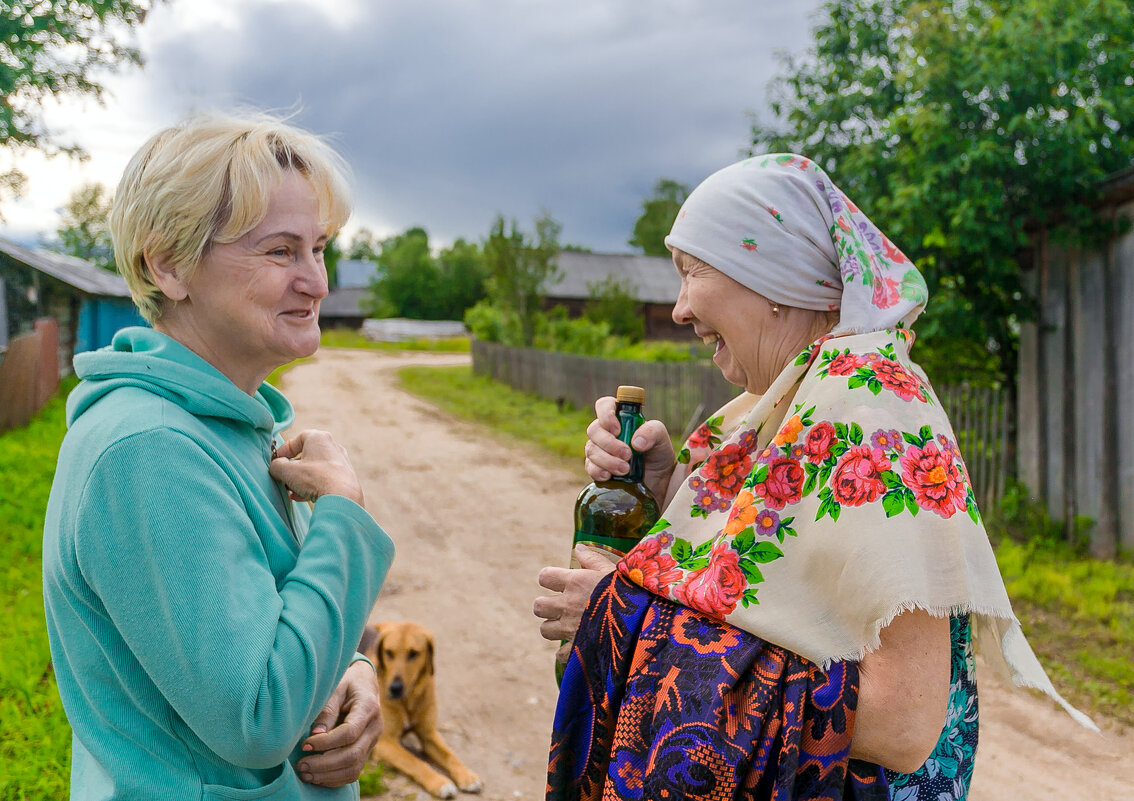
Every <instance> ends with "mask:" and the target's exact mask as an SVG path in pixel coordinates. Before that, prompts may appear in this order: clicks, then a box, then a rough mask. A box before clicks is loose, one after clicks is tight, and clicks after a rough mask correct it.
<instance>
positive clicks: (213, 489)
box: [44, 117, 393, 799]
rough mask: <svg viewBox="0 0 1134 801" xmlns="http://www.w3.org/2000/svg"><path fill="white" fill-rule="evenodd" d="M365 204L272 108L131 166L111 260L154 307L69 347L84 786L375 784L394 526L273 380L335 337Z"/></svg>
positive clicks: (62, 515)
mask: <svg viewBox="0 0 1134 801" xmlns="http://www.w3.org/2000/svg"><path fill="white" fill-rule="evenodd" d="M349 210H350V209H349V199H348V194H347V190H346V184H345V181H344V178H343V175H342V170H341V168H340V166H339V160H338V158H337V157H336V156H335V154H334V153H333V152H332V151H331V150H330V149H328V148H327V146H326V145H324V144H323V143H322V142H321V141H320V140H318V139H317V138H315V137H313V136H311V135H310V134H307V133H305V132H303V131H300V130H298V129H296V128H294V127H292V126H290V125H287V124H284V123H283V122H281V121H278V120H275V119H272V118H267V117H247V118H228V117H198V118H195V119H192V120H190V121H188V122H186V123H184V124H182V125H179V126H177V127H174V128H170V129H168V130H164V131H162V132H160V133H158V134H157V135H156V136H154V137H153V138H152V139H151V140H150V141H149V142H147V143H146V144H145V145H144V146H143V147H142V149H141V150H140V151H138V153H137V154H136V155H135V156H134V157H133V159H132V160H131V161H130V163H129V165H128V166H127V168H126V171H125V174H124V175H123V176H122V180H121V183H120V184H119V186H118V190H117V192H116V193H115V199H114V209H113V212H112V215H111V231H112V235H113V238H114V249H115V254H116V260H117V263H118V269H119V271H120V272H121V273H122V275H123V276H125V278H126V280H127V282H128V283H129V285H130V290H131V293H132V296H133V299H134V301H135V303H136V304H137V306H138V308H139V309H140V311H141V313H142V314H143V315H144V316H145V318H146V319H147V320H148V321H149V322H150V323H151V324H152V326H153V327H152V329H151V328H141V327H139V328H128V329H124V330H122V331H120V332H119V333H118V334H117V335H116V336H115V338H114V341H113V344H112V345H111V346H110V347H109V348H107V349H105V350H102V351H97V352H94V353H89V354H83V355H80V356H78V357H76V359H75V372H76V374H77V375H78V376H79V378H81V379H82V382H81V383H80V384H79V386H78V387H77V388H76V389H75V390H74V392H73V393H72V394H71V397H70V398H69V400H68V425H69V430H68V433H67V436H66V438H65V440H64V442H63V446H62V449H61V451H60V454H59V468H58V471H57V473H56V476H55V481H54V484H53V486H52V490H51V496H50V500H49V503H48V510H47V519H46V525H45V532H44V600H45V605H46V611H47V624H48V633H49V636H50V641H51V651H52V659H53V664H54V668H55V674H56V677H57V680H58V685H59V693H60V696H61V697H62V700H63V705H64V708H65V710H66V712H67V716H68V719H69V720H70V723H71V726H72V729H73V731H74V737H73V741H72V770H71V797H72V798H99V799H154V798H206V799H207V798H241V799H251V798H272V799H300V798H314V797H319V798H344V799H346V798H357V797H358V788H357V784H355V783H354V782H355V780H356V779H357V777H358V775H359V773H360V772H361V770H362V767H363V765H364V764H365V761H366V758H367V755H368V753H369V750H370V747H371V746H372V745H373V743H374V742H375V740H376V739H377V737H378V734H379V732H380V729H381V718H380V712H379V704H378V688H377V682H376V679H375V676H374V672H373V669H372V666H371V665H370V664H369V663H368V662H366V661H365V660H364V659H363V658H362V657H361V656H360V655H359V654H358V653H356V646H357V645H358V643H359V638H360V636H361V634H362V632H363V627H364V625H365V623H366V619H367V616H368V614H369V612H370V609H371V606H372V604H373V603H374V601H375V599H376V598H377V595H378V591H379V589H380V588H381V585H382V581H383V578H384V577H385V574H386V571H387V569H388V568H389V565H390V562H391V559H392V558H393V548H392V545H391V542H390V539H389V538H388V537H387V536H386V534H385V533H384V532H383V531H382V529H381V528H380V527H379V526H378V524H377V523H375V521H374V519H373V518H372V517H371V516H370V514H369V513H368V512H367V511H366V510H365V508H364V507H363V495H362V489H361V487H360V485H359V481H358V478H357V476H356V475H355V472H354V470H353V468H352V467H351V464H350V460H349V458H348V457H347V454H346V452H345V451H344V450H343V448H342V447H341V446H339V445H338V444H337V443H335V442H334V441H333V440H332V438H331V437H330V436H329V435H328V434H326V433H324V432H320V431H304V432H301V433H299V434H298V435H297V436H295V437H294V438H292V439H286V440H285V439H283V438H282V437H281V436H280V433H281V432H282V431H283V430H284V429H286V428H287V427H288V425H289V424H290V423H291V420H292V411H291V407H290V405H289V404H288V401H287V399H286V398H285V397H284V396H283V395H282V394H281V393H279V392H278V391H277V390H275V389H274V388H272V387H271V386H269V385H267V384H264V383H263V382H264V379H265V378H266V377H267V375H268V373H269V372H271V371H272V370H273V369H274V368H276V367H279V366H280V365H283V364H285V363H287V362H289V361H291V360H293V359H296V358H298V357H302V356H309V355H311V354H312V353H313V352H314V351H315V349H316V348H317V347H318V345H319V325H318V314H319V302H320V301H321V300H322V299H323V298H324V297H325V296H326V294H327V274H326V269H325V267H324V265H323V248H324V246H325V245H326V242H327V240H328V239H329V238H330V237H331V236H332V235H333V234H334V233H335V232H336V231H337V230H338V229H339V228H340V227H341V226H342V225H343V223H344V222H345V221H346V219H347V216H348V215H349ZM293 498H302V499H304V500H308V501H312V502H313V506H312V507H311V508H310V509H309V508H308V506H307V505H306V504H296V503H294V502H293ZM328 788H338V789H337V790H329V789H328Z"/></svg>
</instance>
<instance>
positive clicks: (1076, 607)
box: [398, 367, 1134, 726]
mask: <svg viewBox="0 0 1134 801" xmlns="http://www.w3.org/2000/svg"><path fill="white" fill-rule="evenodd" d="M398 375H399V377H400V379H401V383H402V386H403V387H404V388H405V389H407V390H408V391H410V392H412V393H414V394H415V395H418V396H420V397H422V398H425V399H427V400H429V401H432V402H434V403H436V404H437V405H438V406H440V407H441V408H443V409H445V410H446V411H448V412H450V413H452V414H455V415H457V416H459V417H462V418H464V419H467V420H472V421H475V422H479V423H483V424H485V425H487V426H490V427H491V428H493V429H495V430H497V431H502V432H505V433H507V434H508V435H510V436H513V437H516V438H519V439H521V440H526V441H528V442H531V443H534V444H535V445H538V446H539V447H541V448H544V449H545V450H547V451H548V452H550V453H552V454H555V455H556V456H560V457H564V458H569V459H571V460H572V461H573V462H574V464H575V465H578V464H579V463H580V462H581V461H582V453H583V450H582V449H583V444H584V443H585V441H586V434H585V431H586V427H587V425H588V424H589V423H590V421H591V418H592V414H591V412H590V411H579V410H575V409H570V408H568V409H565V410H563V411H560V410H559V409H558V408H557V407H556V405H555V404H554V403H552V402H551V401H547V400H543V399H541V398H536V397H534V396H531V395H527V394H524V393H522V392H517V391H516V390H514V389H512V388H511V387H508V386H506V385H504V384H501V383H497V382H495V381H492V380H491V379H488V378H484V377H482V376H476V375H473V374H472V371H471V369H470V368H468V367H405V368H402V369H401V370H400V371H399V372H398ZM987 522H988V528H989V533H990V537H991V538H992V539H993V542H994V543H995V552H996V559H997V562H998V563H999V565H1000V570H1001V573H1002V574H1003V576H1004V582H1005V585H1006V586H1007V588H1008V595H1009V597H1010V598H1011V599H1012V605H1013V608H1014V609H1015V611H1016V615H1017V617H1019V618H1020V621H1021V623H1022V624H1023V626H1024V632H1025V634H1026V635H1027V637H1028V641H1029V642H1030V643H1031V646H1032V648H1033V650H1034V651H1035V652H1036V654H1037V655H1038V656H1039V658H1040V661H1041V662H1043V664H1044V667H1045V668H1046V669H1047V671H1048V673H1049V675H1050V676H1051V678H1052V681H1054V682H1055V684H1056V687H1057V688H1058V689H1059V691H1060V692H1061V693H1062V694H1063V695H1064V696H1065V697H1066V698H1067V699H1068V700H1069V701H1071V702H1072V703H1073V704H1075V705H1076V706H1078V707H1079V708H1080V709H1082V710H1083V711H1085V712H1090V713H1102V714H1104V715H1107V716H1109V717H1111V718H1113V719H1115V720H1118V721H1120V722H1122V723H1125V724H1127V725H1131V726H1134V659H1132V658H1131V654H1134V564H1131V563H1130V561H1129V560H1128V559H1127V560H1119V561H1114V562H1104V561H1099V560H1095V559H1091V558H1089V557H1088V556H1086V555H1085V554H1084V553H1082V552H1081V549H1078V550H1077V549H1073V548H1071V547H1069V546H1066V545H1063V544H1062V543H1060V542H1058V541H1057V540H1056V539H1053V538H1052V531H1053V525H1052V524H1051V522H1050V521H1048V520H1046V518H1045V517H1044V516H1043V515H1042V514H1040V513H1039V512H1038V511H1037V510H1036V509H1034V508H1030V507H1027V508H1025V507H1023V506H1021V502H1020V499H1019V496H1018V494H1017V495H1013V494H1012V493H1009V495H1008V496H1007V497H1006V499H1005V502H1004V503H1003V504H1002V509H1001V510H997V511H996V512H993V513H992V514H990V515H988V521H987ZM1058 529H1059V527H1058V526H1054V530H1056V531H1057V530H1058Z"/></svg>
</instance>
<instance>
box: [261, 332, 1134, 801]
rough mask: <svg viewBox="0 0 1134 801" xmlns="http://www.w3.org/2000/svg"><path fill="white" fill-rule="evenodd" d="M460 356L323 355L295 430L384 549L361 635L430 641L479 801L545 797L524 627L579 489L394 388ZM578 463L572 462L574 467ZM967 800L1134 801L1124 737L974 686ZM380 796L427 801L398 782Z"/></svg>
mask: <svg viewBox="0 0 1134 801" xmlns="http://www.w3.org/2000/svg"><path fill="white" fill-rule="evenodd" d="M467 361H468V357H467V356H465V355H461V354H458V355H442V354H413V355H409V354H397V353H378V352H368V351H349V350H332V349H325V350H322V351H320V353H319V355H318V357H317V358H316V359H315V360H314V361H311V362H308V363H305V364H302V365H299V366H298V367H296V368H294V369H292V370H291V371H290V372H288V373H287V374H285V376H284V379H283V384H282V389H283V390H284V392H285V393H286V394H287V395H288V397H289V398H290V399H291V400H292V402H293V403H294V405H295V409H296V427H295V429H293V430H295V431H298V430H301V429H303V428H322V429H325V430H328V431H330V432H331V433H332V434H334V436H335V437H336V439H338V441H339V442H342V443H344V444H345V445H346V446H347V448H348V449H349V451H350V454H351V459H352V460H353V462H354V466H355V468H356V470H357V471H358V474H359V476H360V477H361V479H362V484H363V489H364V491H365V493H366V502H367V507H368V509H369V510H370V512H371V513H372V514H373V515H374V517H375V518H376V519H377V520H378V521H379V523H381V524H382V526H383V527H384V528H385V529H386V531H388V532H389V534H390V536H391V537H392V538H393V539H394V542H395V543H396V545H397V558H396V559H395V561H394V565H393V568H392V569H391V571H390V575H389V578H388V580H387V583H386V586H385V587H384V588H383V590H382V594H381V596H380V597H379V599H378V603H377V605H376V606H375V608H374V612H373V614H372V620H373V621H375V622H376V621H380V620H414V621H416V622H419V623H421V624H423V625H425V626H426V627H428V628H429V629H431V630H432V631H433V632H434V634H435V636H436V640H437V650H436V681H437V687H438V696H439V707H440V716H439V720H440V721H441V725H442V731H443V733H444V734H445V736H446V738H447V740H448V741H449V744H450V745H451V746H452V747H453V749H454V750H455V751H456V752H457V753H458V754H459V755H460V756H461V757H462V758H463V759H464V761H465V762H466V764H467V765H468V766H469V767H470V768H472V769H473V770H474V771H476V772H477V773H479V774H480V776H481V778H482V779H483V781H484V788H485V789H484V793H483V794H482V798H484V799H486V801H515V800H516V799H528V800H530V801H535V799H538V798H542V797H543V790H544V772H545V769H546V766H547V765H546V760H547V748H548V743H549V736H550V730H551V720H552V715H553V713H554V709H555V698H556V687H555V679H554V674H553V670H552V656H553V653H554V650H555V647H554V645H552V644H551V643H548V642H546V641H544V640H543V639H541V638H540V636H539V632H538V626H537V625H536V619H535V618H534V617H533V616H532V614H531V605H532V600H533V599H534V598H535V597H536V595H539V594H541V593H540V590H539V587H538V585H537V583H536V579H535V577H536V574H537V573H538V572H539V569H540V568H541V567H543V566H544V565H547V564H559V563H561V562H564V561H565V560H566V558H567V553H568V550H569V547H570V532H571V530H572V529H571V525H572V524H571V508H572V504H573V503H574V499H575V496H576V494H577V493H578V491H579V489H580V488H581V487H582V485H583V484H584V483H585V482H586V478H585V476H584V474H583V472H582V467H581V464H580V466H579V468H577V469H569V468H566V467H563V466H562V465H561V464H560V463H559V462H558V461H555V460H553V459H551V458H549V457H547V456H546V455H544V454H543V453H542V452H540V451H538V450H537V449H535V448H534V447H532V446H527V445H524V444H519V443H517V442H515V441H513V440H508V441H502V440H500V439H499V438H496V437H494V436H493V435H492V434H491V432H490V431H488V430H487V429H484V428H481V427H479V426H475V425H472V424H469V423H465V422H461V421H458V420H455V419H454V418H452V417H450V416H449V415H447V414H445V413H444V412H441V411H439V410H438V409H437V408H436V407H434V406H432V405H430V404H428V403H425V402H424V401H421V400H419V399H418V398H416V397H414V396H412V395H408V394H407V393H405V392H403V391H401V390H399V389H397V388H396V379H395V376H394V371H395V370H396V369H397V368H398V367H401V366H404V365H408V364H418V363H423V364H424V363H427V364H463V363H467ZM580 462H581V460H580ZM980 680H981V695H980V704H981V739H980V749H979V752H978V757H977V771H976V776H975V778H974V780H973V787H972V793H971V796H970V798H971V799H972V801H999V800H1000V799H1005V801H1008V800H1009V799H1011V800H1013V801H1014V800H1015V799H1021V798H1023V799H1029V801H1064V799H1072V798H1089V799H1096V800H1098V801H1108V800H1109V801H1120V799H1121V800H1122V801H1125V799H1129V798H1134V731H1131V730H1129V729H1122V728H1119V727H1116V726H1112V725H1104V730H1105V736H1104V737H1099V736H1097V735H1095V734H1093V733H1091V732H1088V731H1086V730H1084V729H1082V728H1080V727H1079V726H1077V725H1076V724H1075V723H1073V722H1072V721H1071V720H1070V719H1069V718H1068V717H1067V716H1066V715H1064V714H1063V713H1062V712H1060V711H1058V710H1056V709H1055V708H1054V707H1053V705H1051V704H1050V703H1048V702H1047V701H1045V700H1044V699H1043V698H1038V697H1035V696H1032V695H1028V694H1024V693H1021V692H1012V691H1009V690H1007V689H1005V688H1004V687H1003V686H1002V685H1000V684H999V683H998V682H996V681H995V677H994V676H990V675H989V673H988V671H984V672H982V673H981V677H980ZM389 784H390V791H389V792H388V793H387V794H386V795H385V796H382V798H387V799H409V798H417V799H425V798H428V795H427V794H425V793H424V792H423V791H421V790H420V789H419V788H417V787H416V786H415V785H412V784H411V783H409V782H408V781H407V780H405V779H404V778H402V777H396V776H395V777H393V778H391V780H390V782H389Z"/></svg>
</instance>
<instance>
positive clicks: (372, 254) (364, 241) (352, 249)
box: [346, 228, 382, 261]
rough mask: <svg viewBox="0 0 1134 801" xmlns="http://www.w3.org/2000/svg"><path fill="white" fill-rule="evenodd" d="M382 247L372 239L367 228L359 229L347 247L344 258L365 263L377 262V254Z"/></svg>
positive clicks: (370, 232) (371, 234) (372, 235)
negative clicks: (360, 260)
mask: <svg viewBox="0 0 1134 801" xmlns="http://www.w3.org/2000/svg"><path fill="white" fill-rule="evenodd" d="M381 248H382V245H381V243H380V242H378V240H377V239H375V238H374V233H373V232H372V231H371V230H370V229H369V228H359V229H358V231H356V232H355V234H354V236H352V237H351V239H350V244H349V245H347V249H346V257H347V258H348V259H362V260H365V261H378V252H379V251H380V250H381Z"/></svg>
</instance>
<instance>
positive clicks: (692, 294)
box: [673, 251, 780, 394]
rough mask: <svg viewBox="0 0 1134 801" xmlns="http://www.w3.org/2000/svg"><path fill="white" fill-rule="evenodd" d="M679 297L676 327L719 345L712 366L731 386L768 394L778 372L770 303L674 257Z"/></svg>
mask: <svg viewBox="0 0 1134 801" xmlns="http://www.w3.org/2000/svg"><path fill="white" fill-rule="evenodd" d="M673 263H674V266H675V267H676V268H677V273H678V275H680V276H681V292H680V294H679V295H678V296H677V302H676V303H675V304H674V306H673V321H674V322H675V323H678V324H680V325H692V326H693V331H694V333H696V334H697V336H698V337H700V338H701V339H702V340H703V341H704V342H705V343H706V344H709V345H711V344H715V345H716V352H714V353H713V363H714V364H716V365H717V367H718V368H719V369H720V371H721V374H722V375H723V376H724V377H725V380H726V381H728V382H729V383H730V384H736V385H737V386H739V387H744V388H745V389H746V390H748V391H749V392H752V393H755V394H760V393H762V392H764V391H765V390H766V389H767V388H768V385H769V383H770V381H771V378H772V377H774V376H775V373H776V372H778V370H779V367H780V366H779V365H774V364H770V363H769V360H770V359H771V358H772V356H771V351H772V350H773V349H774V344H775V343H774V342H773V341H771V340H773V339H774V337H773V336H772V330H771V329H772V326H773V325H774V322H775V319H776V318H775V315H774V314H773V312H772V308H773V305H772V303H771V301H769V300H768V299H767V298H765V297H764V296H762V295H759V294H757V293H756V292H753V291H752V290H751V289H749V288H748V287H746V286H744V285H743V284H740V283H738V282H737V281H735V280H733V279H732V278H730V277H729V276H727V275H725V274H724V273H722V272H721V271H720V270H717V269H715V268H713V267H710V266H709V265H708V264H705V263H704V262H703V261H701V260H699V259H695V258H693V257H692V256H690V255H689V254H687V253H683V252H682V251H674V254H673Z"/></svg>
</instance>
